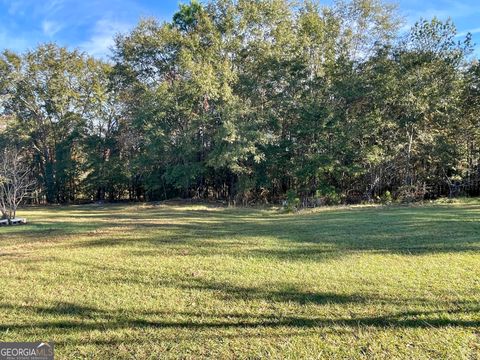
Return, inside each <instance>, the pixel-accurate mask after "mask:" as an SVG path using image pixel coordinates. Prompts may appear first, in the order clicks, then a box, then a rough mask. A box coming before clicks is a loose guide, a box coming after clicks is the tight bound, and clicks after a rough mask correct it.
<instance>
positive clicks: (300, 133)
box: [0, 0, 480, 206]
mask: <svg viewBox="0 0 480 360" xmlns="http://www.w3.org/2000/svg"><path fill="white" fill-rule="evenodd" d="M398 14H399V13H398V10H397V9H396V8H395V7H394V6H392V5H390V4H388V3H384V2H382V1H381V0H351V1H344V0H339V1H336V2H335V3H334V4H333V5H332V6H320V5H319V4H318V3H317V2H315V1H304V2H302V3H301V4H298V3H296V4H293V3H292V2H291V1H288V0H213V1H211V2H209V3H207V4H201V3H199V2H196V1H193V0H192V1H191V3H189V4H186V5H181V6H180V8H179V10H178V12H177V13H175V15H174V16H173V17H172V19H171V20H170V21H168V22H159V21H157V20H155V19H145V20H142V21H141V22H139V23H138V25H137V26H136V27H135V28H134V29H133V30H132V31H131V32H129V33H127V34H119V35H118V36H117V37H116V39H115V46H114V48H113V49H112V52H113V55H112V57H111V58H110V59H109V60H108V61H104V60H101V59H95V58H93V57H91V56H88V55H87V54H84V53H81V52H80V51H77V50H73V51H72V50H69V49H67V48H64V47H60V46H58V45H56V44H53V43H49V44H43V45H40V46H38V47H36V48H35V49H33V50H30V51H27V52H25V53H23V54H18V53H14V52H11V51H8V50H5V51H4V52H3V54H2V55H1V56H0V146H1V147H2V149H16V150H15V151H18V152H21V159H22V161H23V162H24V164H27V166H28V168H29V169H30V172H31V174H32V176H33V177H34V178H35V179H36V186H35V189H34V192H33V197H32V200H31V201H34V202H39V203H45V202H46V203H73V202H79V201H96V200H107V201H115V200H123V199H125V200H132V201H152V200H162V199H169V198H176V197H184V198H186V197H188V198H192V197H193V198H205V199H223V200H228V201H230V202H235V203H243V204H247V203H252V202H257V203H258V202H278V201H281V200H284V199H286V198H288V199H290V200H291V201H296V202H299V203H301V204H303V205H305V206H308V205H311V204H328V203H339V202H345V203H354V202H362V201H380V200H383V201H390V200H391V199H400V200H418V199H424V198H436V197H439V196H456V195H469V196H477V195H479V193H480V167H479V159H480V120H479V119H480V117H479V110H480V65H479V63H478V61H476V60H475V59H474V57H473V50H474V47H473V44H472V39H471V36H470V34H467V35H466V36H461V34H458V33H457V30H456V28H455V26H454V24H453V23H452V22H451V21H450V20H448V21H440V20H438V19H436V18H434V19H431V20H424V19H420V20H419V21H418V22H417V23H415V24H414V25H413V26H412V27H411V29H410V30H408V31H402V29H403V28H404V26H403V23H402V19H401V18H400V17H399V15H398Z"/></svg>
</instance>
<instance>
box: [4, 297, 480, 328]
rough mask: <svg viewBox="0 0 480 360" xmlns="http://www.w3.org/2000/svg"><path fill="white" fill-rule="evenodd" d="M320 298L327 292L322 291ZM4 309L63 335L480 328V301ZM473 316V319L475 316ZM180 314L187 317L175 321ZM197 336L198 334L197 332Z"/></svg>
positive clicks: (64, 305) (20, 325)
mask: <svg viewBox="0 0 480 360" xmlns="http://www.w3.org/2000/svg"><path fill="white" fill-rule="evenodd" d="M317 296H318V297H319V298H320V297H322V296H323V295H322V294H317ZM326 297H327V298H328V301H333V300H335V301H340V302H341V303H342V302H344V301H356V299H351V300H347V299H345V298H344V297H342V296H333V295H332V294H327V295H326ZM0 308H1V309H3V310H9V311H17V312H21V313H23V314H24V315H25V314H32V313H34V314H36V315H38V316H42V317H53V319H52V320H42V321H33V322H28V323H2V324H0V331H1V332H6V331H15V332H17V331H23V330H32V329H41V330H45V331H47V330H48V331H55V332H58V334H57V335H58V336H60V337H61V334H62V331H63V330H71V331H74V332H84V331H92V330H103V331H105V330H119V329H139V328H140V329H141V328H159V329H166V328H177V329H191V330H209V329H218V330H221V329H225V330H226V329H229V328H242V329H249V328H265V329H267V328H269V329H275V328H279V327H282V328H292V329H296V328H302V329H309V328H330V329H331V328H336V327H348V328H353V329H358V328H365V327H375V328H443V327H461V328H480V320H479V319H478V317H475V315H476V314H478V313H479V312H480V306H479V305H478V304H477V305H476V307H470V308H463V309H460V308H444V309H439V310H433V311H422V310H418V311H398V312H392V313H390V314H382V315H378V316H351V317H348V318H347V317H336V318H325V317H317V316H291V315H285V316H282V315H275V314H251V313H235V312H230V313H229V312H223V313H208V312H175V313H168V312H142V311H140V312H138V313H137V314H132V313H131V312H124V311H118V310H110V311H107V310H101V309H98V308H93V307H90V306H83V305H78V304H74V303H56V304H53V305H52V306H51V307H36V306H26V307H22V308H15V307H12V306H8V305H5V304H3V305H0ZM468 314H470V315H469V316H470V318H469V319H465V318H454V317H455V316H456V315H463V316H465V315H468ZM472 316H473V318H472ZM177 317H181V318H182V319H185V318H188V320H176V319H175V318H177ZM192 336H193V335H192Z"/></svg>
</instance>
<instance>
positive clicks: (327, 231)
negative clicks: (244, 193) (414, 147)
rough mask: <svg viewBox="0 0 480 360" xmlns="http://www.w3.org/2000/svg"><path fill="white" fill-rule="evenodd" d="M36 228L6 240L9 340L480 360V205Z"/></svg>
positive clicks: (167, 209)
mask: <svg viewBox="0 0 480 360" xmlns="http://www.w3.org/2000/svg"><path fill="white" fill-rule="evenodd" d="M22 216H26V217H27V218H28V220H29V222H30V224H29V225H27V226H23V227H9V228H2V229H1V232H0V289H2V292H1V293H0V319H1V320H0V341H29V340H31V341H38V340H53V341H55V342H56V344H57V346H56V352H57V354H56V355H57V357H58V358H68V359H70V358H109V359H111V358H137V359H147V358H148V359H150V358H151V359H156V358H159V357H161V358H192V359H194V358H195V359H196V358H265V357H271V358H349V359H350V358H353V359H356V358H358V359H362V358H365V359H367V358H368V359H370V358H382V359H391V358H405V359H411V358H415V359H422V358H424V359H429V358H452V359H456V358H459V359H462V358H463V359H476V358H478V357H479V356H480V201H475V200H470V201H464V202H459V203H456V204H443V205H438V204H437V205H426V206H408V207H395V206H392V207H350V208H334V209H322V210H317V211H311V212H306V213H301V214H292V215H290V214H281V213H279V212H278V211H275V210H273V209H272V210H260V209H226V208H219V207H210V206H204V205H179V204H177V205H175V204H173V205H172V204H171V205H158V206H154V205H110V206H72V207H52V208H47V209H40V208H39V209H28V210H25V211H24V212H22Z"/></svg>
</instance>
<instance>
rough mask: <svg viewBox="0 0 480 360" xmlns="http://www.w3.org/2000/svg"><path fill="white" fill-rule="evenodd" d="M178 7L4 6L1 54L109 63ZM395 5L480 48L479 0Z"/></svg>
mask: <svg viewBox="0 0 480 360" xmlns="http://www.w3.org/2000/svg"><path fill="white" fill-rule="evenodd" d="M330 1H331V0H328V1H325V3H326V4H328V3H330ZM180 2H185V1H179V0H137V1H135V0H0V49H4V48H9V49H11V50H14V51H24V50H26V49H31V48H32V47H34V46H35V45H37V44H39V43H42V42H49V41H55V42H57V43H59V44H60V45H64V46H69V47H70V48H79V49H81V50H82V51H86V52H88V53H90V54H92V55H95V56H99V57H104V58H105V57H108V54H109V48H110V47H111V46H112V44H113V40H112V39H113V36H114V35H115V34H116V33H119V32H126V31H128V30H129V29H131V28H132V27H133V26H134V25H135V24H136V23H137V21H138V20H139V19H140V18H142V17H151V16H153V17H156V18H159V19H162V20H168V19H170V18H171V16H172V14H173V13H174V12H175V11H176V9H177V8H178V5H179V3H180ZM397 3H398V5H399V8H400V11H401V13H402V15H403V16H404V18H405V21H406V24H407V25H408V24H412V23H413V22H414V21H415V20H416V19H419V18H420V17H424V18H431V17H433V16H437V17H439V18H441V19H446V18H448V17H451V18H452V19H453V21H454V22H455V24H456V25H457V28H458V30H459V32H460V34H465V33H466V32H468V31H470V32H471V33H472V34H473V38H474V40H475V42H476V43H479V44H480V21H479V19H480V2H478V0H465V1H459V0H420V1H419V0H400V1H397ZM477 54H480V46H477Z"/></svg>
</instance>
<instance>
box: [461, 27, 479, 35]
mask: <svg viewBox="0 0 480 360" xmlns="http://www.w3.org/2000/svg"><path fill="white" fill-rule="evenodd" d="M468 33H470V34H472V35H473V34H478V33H480V27H478V28H475V29H470V30H465V31H462V32H459V33H458V34H457V37H461V36H465V35H467V34H468Z"/></svg>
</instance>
